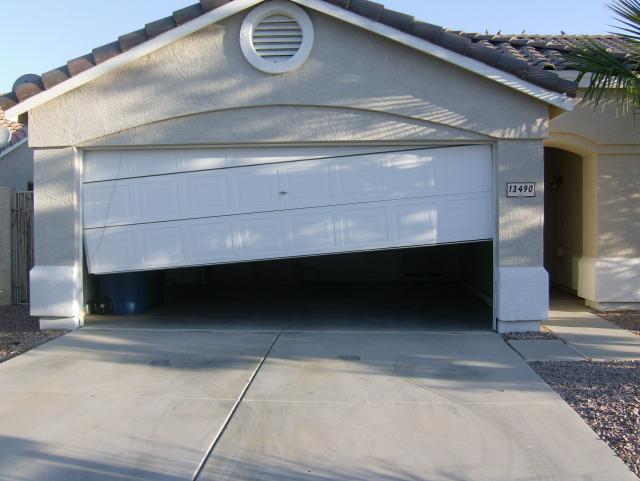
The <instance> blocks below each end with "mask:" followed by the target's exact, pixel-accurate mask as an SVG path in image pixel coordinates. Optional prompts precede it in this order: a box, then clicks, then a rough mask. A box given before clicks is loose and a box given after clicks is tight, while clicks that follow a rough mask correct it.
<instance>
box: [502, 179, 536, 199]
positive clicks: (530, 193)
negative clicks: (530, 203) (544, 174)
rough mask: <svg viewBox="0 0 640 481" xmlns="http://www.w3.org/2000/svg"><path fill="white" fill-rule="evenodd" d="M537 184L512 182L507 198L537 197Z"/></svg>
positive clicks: (509, 184) (508, 186)
mask: <svg viewBox="0 0 640 481" xmlns="http://www.w3.org/2000/svg"><path fill="white" fill-rule="evenodd" d="M535 196H536V183H535V182H511V183H508V184H507V197H535Z"/></svg>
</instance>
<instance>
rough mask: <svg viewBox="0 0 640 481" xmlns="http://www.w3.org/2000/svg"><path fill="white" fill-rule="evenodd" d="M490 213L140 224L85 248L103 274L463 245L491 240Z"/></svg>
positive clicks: (417, 207)
mask: <svg viewBox="0 0 640 481" xmlns="http://www.w3.org/2000/svg"><path fill="white" fill-rule="evenodd" d="M490 206H491V195H490V194H488V193H479V194H466V195H463V194H461V195H459V196H456V201H455V202H451V199H449V198H448V197H432V198H424V199H409V200H394V201H385V202H373V203H365V204H350V205H341V206H329V207H316V208H309V209H300V210H294V211H277V212H264V213H258V214H241V215H234V216H224V217H215V218H207V219H193V220H186V221H172V222H159V223H150V224H137V225H129V226H119V227H108V228H106V229H90V230H87V231H85V245H86V251H87V255H88V258H89V259H90V261H89V264H90V271H91V272H92V273H94V274H100V273H109V272H123V271H132V270H147V269H163V268H171V267H181V266H193V265H204V264H219V263H227V262H239V261H249V260H259V259H274V258H283V257H296V256H307V255H318V254H329V253H338V252H354V251H364V250H375V249H388V248H394V247H410V246H417V245H429V244H438V243H451V242H464V241H469V240H480V239H488V238H491V237H492V232H491V228H490V226H491V225H492V223H491V208H490ZM453 215H455V216H457V217H458V221H457V222H451V221H450V218H451V216H453Z"/></svg>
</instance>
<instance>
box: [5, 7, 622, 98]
mask: <svg viewBox="0 0 640 481" xmlns="http://www.w3.org/2000/svg"><path fill="white" fill-rule="evenodd" d="M195 1H196V0H109V1H99V0H55V1H52V0H24V1H13V2H2V3H3V5H2V6H1V7H0V18H1V19H2V29H3V35H2V37H3V38H4V39H10V40H7V41H6V44H7V46H6V47H5V48H4V49H3V50H2V51H1V52H2V53H0V61H1V63H0V65H2V69H1V70H0V91H1V92H7V91H9V90H11V86H12V84H13V81H14V80H15V79H16V78H17V77H19V76H20V75H22V74H25V73H37V74H40V73H42V72H45V71H47V70H50V69H52V68H55V67H58V66H60V65H63V64H65V63H66V61H67V60H69V59H71V58H74V57H77V56H80V55H84V54H85V53H88V52H90V51H91V49H92V48H94V47H97V46H100V45H103V44H105V43H108V42H111V41H113V40H115V39H117V37H118V36H119V35H121V34H123V33H127V32H130V31H133V30H137V29H139V28H141V27H142V26H144V24H145V23H148V22H149V21H152V20H156V19H158V18H162V17H165V16H167V15H169V14H170V13H171V12H172V11H174V10H177V9H178V8H181V7H185V6H187V5H190V4H193V3H195ZM378 1H379V2H381V3H384V4H385V5H386V6H387V7H388V8H392V9H394V10H399V11H402V12H405V13H410V14H412V15H415V16H416V17H417V18H419V19H420V20H424V21H427V22H430V23H435V24H437V25H443V26H445V27H448V28H452V29H460V30H465V31H472V32H476V31H481V32H484V31H485V30H489V32H492V33H494V32H496V31H498V30H502V32H503V33H520V32H522V31H523V30H526V31H527V32H528V33H549V34H553V33H560V30H564V31H565V32H567V33H572V34H589V33H591V34H594V33H606V32H608V31H610V30H611V27H610V25H611V24H612V23H613V21H612V19H611V15H610V12H609V11H608V10H607V8H606V7H605V4H606V0H532V1H524V0H523V1H518V0H386V1H384V0H378Z"/></svg>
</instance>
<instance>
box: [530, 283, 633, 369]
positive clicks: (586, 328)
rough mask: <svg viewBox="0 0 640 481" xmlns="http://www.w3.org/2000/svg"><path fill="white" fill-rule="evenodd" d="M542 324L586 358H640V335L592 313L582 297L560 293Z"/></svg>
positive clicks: (615, 359) (600, 359)
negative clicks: (546, 319) (547, 317)
mask: <svg viewBox="0 0 640 481" xmlns="http://www.w3.org/2000/svg"><path fill="white" fill-rule="evenodd" d="M551 299H552V302H551V309H550V311H549V320H548V321H547V322H545V323H543V325H544V326H546V327H548V328H549V329H550V330H551V331H553V333H554V334H556V335H557V336H558V337H560V338H562V339H563V340H564V341H565V342H567V343H568V344H569V345H570V346H571V347H573V348H574V349H575V350H576V351H578V352H579V353H581V354H582V355H583V356H584V357H585V358H588V359H593V360H595V361H633V360H640V336H637V335H635V334H633V333H631V332H629V331H627V330H626V329H622V328H620V327H618V326H616V325H615V324H612V323H610V322H608V321H605V320H604V319H602V318H600V317H598V316H596V315H595V314H593V313H592V312H591V311H590V310H589V309H588V308H587V307H585V305H584V302H583V301H582V299H580V298H577V297H575V296H571V295H569V294H566V293H562V292H558V293H554V295H553V296H552V298H551Z"/></svg>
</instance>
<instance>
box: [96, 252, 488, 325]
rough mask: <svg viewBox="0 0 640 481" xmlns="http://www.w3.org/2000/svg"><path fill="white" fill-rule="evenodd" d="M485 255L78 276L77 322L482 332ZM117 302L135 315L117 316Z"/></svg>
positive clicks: (361, 256) (333, 258)
mask: <svg viewBox="0 0 640 481" xmlns="http://www.w3.org/2000/svg"><path fill="white" fill-rule="evenodd" d="M492 251H493V247H492V243H491V242H477V243H465V244H451V245H440V246H430V247H419V248H409V249H395V250H384V251H375V252H361V253H349V254H337V255H324V256H315V257H304V258H294V259H281V260H273V261H260V262H244V263H235V264H224V265H216V266H203V267H192V268H184V269H168V270H159V271H153V272H143V273H132V274H125V275H117V276H116V277H112V276H109V275H107V276H88V283H89V284H91V287H92V288H91V291H92V292H93V298H92V299H91V300H90V302H89V303H88V304H89V305H90V306H92V307H90V309H92V310H94V313H93V314H92V315H89V316H87V317H86V319H85V324H86V325H89V326H98V325H100V326H103V327H105V326H115V327H117V326H132V327H149V328H151V327H172V328H199V327H207V328H209V327H215V328H221V329H265V330H278V329H280V328H282V327H283V326H285V325H286V326H287V328H288V329H301V330H307V329H311V330H313V329H322V330H325V329H329V330H333V329H335V330H341V329H366V330H371V329H382V330H412V329H423V330H424V329H426V330H483V329H491V327H492V319H493V315H492V309H491V307H490V306H491V298H492V285H493V280H492V276H493V260H492ZM114 279H115V281H116V282H114ZM105 280H106V282H105ZM86 290H87V289H86ZM87 292H89V290H87ZM110 295H111V297H110ZM118 296H119V297H118ZM123 296H124V297H123ZM136 302H138V303H140V305H138V306H136V305H135V303H136ZM100 303H102V304H103V305H105V306H106V309H107V310H106V311H105V312H103V313H102V314H108V310H109V308H110V307H113V306H119V309H120V311H119V312H118V313H119V314H120V315H101V314H100V310H99V309H98V310H96V305H98V304H100ZM126 303H129V306H128V308H130V309H136V308H139V312H138V315H126V314H125V315H123V312H122V309H123V306H125V307H124V308H125V309H126V308H127V306H126ZM132 303H133V304H132ZM110 304H111V306H110Z"/></svg>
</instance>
